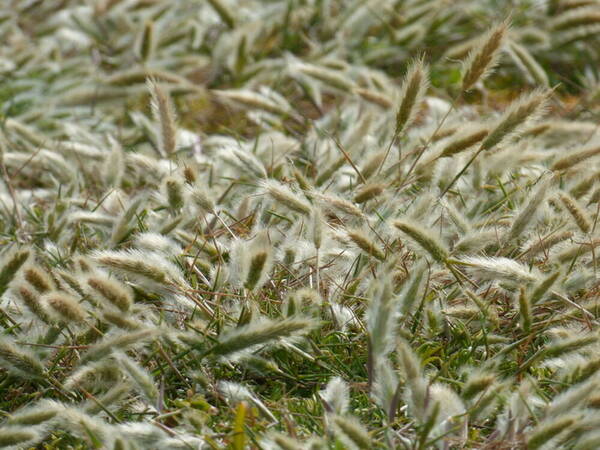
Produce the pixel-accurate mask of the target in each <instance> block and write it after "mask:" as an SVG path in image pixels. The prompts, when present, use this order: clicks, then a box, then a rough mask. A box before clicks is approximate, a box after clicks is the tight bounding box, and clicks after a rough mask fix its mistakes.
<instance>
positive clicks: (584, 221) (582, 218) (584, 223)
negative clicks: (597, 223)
mask: <svg viewBox="0 0 600 450" xmlns="http://www.w3.org/2000/svg"><path fill="white" fill-rule="evenodd" d="M558 195H559V198H560V201H561V202H562V204H563V205H565V208H567V211H569V213H570V214H571V216H572V217H573V220H575V223H576V224H577V226H578V227H579V229H580V230H581V231H583V232H584V233H588V232H589V231H590V230H591V228H592V223H591V220H590V218H589V217H588V215H587V213H586V212H585V211H584V210H583V208H581V207H580V206H579V205H578V204H577V202H576V201H575V200H574V199H573V198H572V197H571V196H570V195H569V194H567V193H565V192H561V193H559V194H558Z"/></svg>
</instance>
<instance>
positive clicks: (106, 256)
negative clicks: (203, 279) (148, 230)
mask: <svg viewBox="0 0 600 450" xmlns="http://www.w3.org/2000/svg"><path fill="white" fill-rule="evenodd" d="M92 257H93V258H94V259H95V260H96V261H98V263H100V264H101V265H103V266H107V267H110V268H111V269H114V270H118V271H120V272H122V273H125V274H127V275H130V276H133V277H136V278H138V279H139V280H141V281H149V282H151V283H154V284H153V286H154V287H159V288H160V287H163V288H164V287H165V286H164V285H165V284H169V283H171V284H181V285H183V284H185V281H184V280H183V276H182V275H181V272H180V271H179V268H178V267H177V266H175V265H174V264H173V263H171V262H169V261H168V260H166V259H165V258H164V256H162V255H159V254H157V253H153V252H147V251H140V250H127V251H109V250H106V251H99V252H95V253H93V254H92Z"/></svg>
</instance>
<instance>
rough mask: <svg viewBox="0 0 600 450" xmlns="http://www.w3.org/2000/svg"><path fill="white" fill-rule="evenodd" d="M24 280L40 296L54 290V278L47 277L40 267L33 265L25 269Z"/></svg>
mask: <svg viewBox="0 0 600 450" xmlns="http://www.w3.org/2000/svg"><path fill="white" fill-rule="evenodd" d="M23 278H24V279H25V281H27V282H28V283H29V284H30V285H31V286H33V287H34V288H35V290H36V291H38V292H39V293H40V294H44V293H46V292H49V291H51V290H52V289H54V282H53V281H52V278H50V277H49V276H48V275H46V272H45V271H43V270H42V269H41V268H40V267H39V266H33V265H32V266H27V267H25V268H24V269H23Z"/></svg>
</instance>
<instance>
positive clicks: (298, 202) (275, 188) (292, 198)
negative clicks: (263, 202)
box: [262, 180, 311, 215]
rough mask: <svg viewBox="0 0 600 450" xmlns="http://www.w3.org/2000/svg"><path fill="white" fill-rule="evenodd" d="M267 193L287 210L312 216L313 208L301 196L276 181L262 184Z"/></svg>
mask: <svg viewBox="0 0 600 450" xmlns="http://www.w3.org/2000/svg"><path fill="white" fill-rule="evenodd" d="M262 187H263V188H264V189H265V191H266V193H267V194H269V196H270V197H271V198H272V199H273V200H275V201H276V202H278V203H279V204H281V205H283V206H285V207H286V208H289V209H291V210H292V211H296V212H298V213H300V214H306V215H308V214H310V212H311V206H310V204H308V203H307V202H306V201H305V200H303V199H301V198H300V196H299V195H297V194H296V193H294V192H292V191H291V190H290V189H289V188H288V187H287V186H284V185H282V184H281V183H278V182H276V181H272V180H269V181H265V182H264V183H263V184H262Z"/></svg>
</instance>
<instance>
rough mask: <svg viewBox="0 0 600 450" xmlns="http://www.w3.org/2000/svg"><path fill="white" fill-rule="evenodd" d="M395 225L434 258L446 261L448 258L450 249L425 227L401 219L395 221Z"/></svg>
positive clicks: (441, 261)
mask: <svg viewBox="0 0 600 450" xmlns="http://www.w3.org/2000/svg"><path fill="white" fill-rule="evenodd" d="M394 226H395V227H396V228H398V229H399V230H401V231H403V232H404V233H406V234H407V235H409V236H410V237H411V238H413V239H414V240H415V241H416V242H417V243H418V244H419V245H420V246H421V247H423V249H425V251H427V253H429V254H430V255H431V257H432V258H433V259H434V260H436V261H438V262H440V263H445V262H446V260H447V259H448V250H447V249H446V248H445V247H444V246H443V245H442V243H441V242H439V241H438V240H437V239H436V238H435V237H434V236H433V233H431V232H430V231H426V230H425V229H424V227H422V226H418V225H415V224H412V223H408V222H403V221H400V220H397V221H396V222H394Z"/></svg>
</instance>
